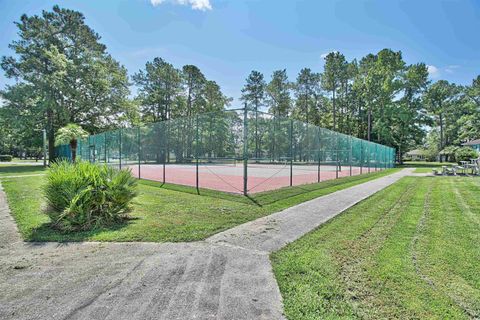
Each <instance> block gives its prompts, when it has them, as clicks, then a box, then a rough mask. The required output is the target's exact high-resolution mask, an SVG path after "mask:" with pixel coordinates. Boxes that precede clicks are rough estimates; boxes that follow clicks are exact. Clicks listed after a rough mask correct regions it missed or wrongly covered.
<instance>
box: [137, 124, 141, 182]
mask: <svg viewBox="0 0 480 320" xmlns="http://www.w3.org/2000/svg"><path fill="white" fill-rule="evenodd" d="M137 143H138V179H140V178H141V175H140V167H141V162H140V158H141V156H142V146H141V138H140V126H138V129H137Z"/></svg>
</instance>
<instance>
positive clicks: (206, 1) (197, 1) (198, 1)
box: [150, 0, 212, 11]
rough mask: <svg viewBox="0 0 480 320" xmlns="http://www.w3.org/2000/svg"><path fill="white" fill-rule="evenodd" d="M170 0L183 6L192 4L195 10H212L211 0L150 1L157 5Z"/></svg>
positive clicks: (167, 0)
mask: <svg viewBox="0 0 480 320" xmlns="http://www.w3.org/2000/svg"><path fill="white" fill-rule="evenodd" d="M166 2H170V3H174V4H179V5H182V6H191V7H192V9H193V10H200V11H207V10H212V4H211V3H210V0H150V3H151V4H152V5H153V6H154V7H156V6H159V5H161V4H163V3H166Z"/></svg>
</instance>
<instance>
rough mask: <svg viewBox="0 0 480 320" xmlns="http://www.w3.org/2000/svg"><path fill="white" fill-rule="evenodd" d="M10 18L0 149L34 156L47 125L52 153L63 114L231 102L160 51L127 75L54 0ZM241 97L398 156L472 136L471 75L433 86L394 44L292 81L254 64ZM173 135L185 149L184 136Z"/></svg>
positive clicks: (155, 116) (70, 118) (109, 119)
mask: <svg viewBox="0 0 480 320" xmlns="http://www.w3.org/2000/svg"><path fill="white" fill-rule="evenodd" d="M15 24H16V26H17V28H18V39H17V40H13V41H12V42H11V44H10V48H11V49H12V50H13V52H14V53H15V54H14V55H13V56H6V57H2V60H1V67H2V69H3V70H4V72H5V75H6V77H8V78H13V79H15V80H16V81H15V83H14V84H12V85H7V86H6V87H5V88H4V89H3V90H1V92H0V95H1V97H2V101H3V102H2V106H1V107H0V153H11V154H18V153H25V152H27V153H31V154H35V153H39V152H40V150H41V134H40V132H39V131H40V130H42V129H43V128H46V130H47V136H48V141H49V155H50V156H51V157H53V155H54V150H53V147H54V145H55V132H56V131H57V130H58V129H59V128H61V127H63V126H65V125H67V124H68V123H76V124H79V125H81V126H82V127H83V128H84V129H86V130H87V131H89V132H90V133H98V132H101V131H105V130H109V129H114V128H119V127H124V128H125V127H132V126H135V125H139V124H145V123H153V122H158V121H164V120H171V119H178V118H181V117H190V118H191V117H192V116H194V115H197V114H202V115H205V114H206V113H208V112H216V111H222V110H226V109H228V108H230V107H232V106H231V104H232V101H233V100H232V99H231V98H229V97H227V96H226V95H225V94H224V93H223V92H222V90H221V88H220V86H219V85H218V84H217V83H216V82H215V81H213V80H210V79H207V78H206V76H205V75H204V74H203V73H202V71H201V70H200V69H199V68H198V67H196V66H194V65H185V66H183V67H181V68H177V67H175V66H173V65H172V64H170V63H169V62H167V61H165V60H164V59H162V58H160V57H158V58H155V59H153V60H152V61H149V62H146V64H145V67H144V68H143V69H142V70H140V71H138V72H136V73H134V74H133V76H131V77H129V76H128V73H127V70H126V69H125V68H124V67H123V66H122V65H121V64H120V63H119V62H118V61H117V60H115V59H114V58H113V57H112V56H111V55H110V54H109V53H108V52H107V48H106V46H105V45H104V44H102V43H101V41H100V40H101V39H100V36H99V35H98V34H97V33H96V32H95V31H94V30H93V29H92V28H90V27H89V26H87V25H86V24H85V20H84V16H83V15H82V14H81V13H80V12H77V11H74V10H69V9H64V8H60V7H58V6H54V7H53V10H52V11H43V12H42V13H41V15H33V16H27V15H23V16H22V17H21V18H20V20H19V21H18V22H16V23H15ZM132 85H134V86H135V88H136V89H137V90H136V91H137V92H136V94H135V95H134V96H133V97H132V95H131V91H130V89H131V86H132ZM241 101H242V103H246V104H247V106H248V108H249V109H250V110H251V111H253V112H256V113H258V112H259V111H268V112H269V113H271V114H273V115H275V117H278V118H284V117H289V118H292V119H297V120H300V121H303V122H306V123H309V124H314V125H318V126H321V127H324V128H328V129H332V130H334V131H338V132H342V133H345V134H349V135H353V136H356V137H358V138H362V139H367V140H371V141H375V142H378V143H381V144H384V145H388V146H392V147H395V148H396V149H397V151H398V154H402V153H403V152H405V151H407V150H409V149H411V148H414V147H416V146H418V145H426V146H429V147H430V148H433V146H435V148H436V149H435V151H436V152H437V153H438V152H440V151H441V150H444V149H446V148H448V147H450V146H453V145H459V144H460V143H461V142H462V141H466V140H469V139H475V138H480V126H479V124H480V112H479V111H480V110H479V109H480V76H479V77H477V78H476V79H475V80H473V81H472V84H471V85H468V86H461V85H456V84H453V83H449V82H447V81H445V80H440V81H437V82H433V83H432V82H431V81H430V80H429V78H428V69H427V66H426V65H425V64H424V63H418V64H411V65H409V64H407V63H406V62H405V61H404V60H403V57H402V54H401V52H400V51H393V50H391V49H383V50H381V51H380V52H378V53H376V54H368V55H366V56H365V57H363V58H361V59H360V60H356V59H353V60H352V61H348V60H347V59H346V58H345V56H344V55H343V54H342V53H340V52H331V53H329V54H328V55H327V56H326V57H325V64H324V67H323V70H312V69H310V68H304V69H302V70H300V72H299V73H298V75H297V77H296V79H293V80H290V79H288V76H287V71H286V70H285V69H280V70H276V71H274V72H273V73H272V74H271V76H270V78H269V79H266V78H265V76H264V75H263V74H262V73H261V72H259V71H252V72H251V73H250V74H249V76H248V77H247V79H246V83H245V85H244V87H243V89H242V96H241ZM183 128H184V129H185V130H191V128H192V126H191V124H190V123H186V124H184V127H183ZM429 128H431V130H428V129H429ZM427 132H428V136H427ZM189 136H192V135H189ZM256 136H258V134H256ZM182 144H184V145H185V148H186V149H188V150H192V148H193V147H192V141H188V138H187V141H182ZM447 150H448V149H447ZM192 152H193V151H189V152H188V154H191V153H192ZM188 154H187V155H188Z"/></svg>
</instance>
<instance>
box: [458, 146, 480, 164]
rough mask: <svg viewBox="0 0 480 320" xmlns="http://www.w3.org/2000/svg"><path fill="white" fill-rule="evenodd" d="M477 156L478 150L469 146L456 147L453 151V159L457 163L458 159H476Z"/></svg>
mask: <svg viewBox="0 0 480 320" xmlns="http://www.w3.org/2000/svg"><path fill="white" fill-rule="evenodd" d="M478 156H479V155H478V152H477V151H475V150H473V149H472V148H470V147H462V148H458V149H457V150H456V151H455V161H457V162H458V163H460V161H470V159H476V158H478Z"/></svg>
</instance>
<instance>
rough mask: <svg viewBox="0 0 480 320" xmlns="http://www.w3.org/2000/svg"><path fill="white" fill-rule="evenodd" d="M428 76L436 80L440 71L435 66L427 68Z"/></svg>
mask: <svg viewBox="0 0 480 320" xmlns="http://www.w3.org/2000/svg"><path fill="white" fill-rule="evenodd" d="M427 70H428V74H429V75H430V77H432V78H434V79H436V78H438V77H440V70H439V69H438V68H437V67H435V66H427Z"/></svg>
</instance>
